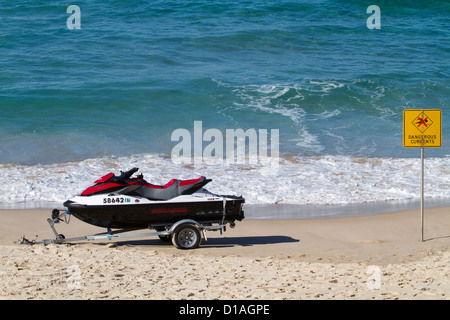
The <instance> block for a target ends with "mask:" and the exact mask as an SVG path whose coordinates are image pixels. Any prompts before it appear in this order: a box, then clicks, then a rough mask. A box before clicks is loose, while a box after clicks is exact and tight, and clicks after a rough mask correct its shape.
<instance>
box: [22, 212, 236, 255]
mask: <svg viewBox="0 0 450 320" xmlns="http://www.w3.org/2000/svg"><path fill="white" fill-rule="evenodd" d="M70 217H71V214H70V211H69V210H59V209H53V210H52V214H51V218H48V219H47V222H48V224H49V226H50V228H51V229H52V231H53V233H54V235H55V238H54V239H44V240H41V241H36V239H34V240H28V239H27V238H25V235H24V236H22V237H21V238H20V240H19V244H29V245H33V244H45V245H47V244H52V243H55V244H63V243H71V242H76V241H84V240H104V239H109V240H111V239H119V238H139V237H153V236H158V237H159V238H160V239H161V240H162V241H164V242H172V244H173V245H174V246H175V247H176V248H178V249H194V248H197V247H198V246H199V245H200V243H201V241H202V239H205V241H206V240H208V239H207V237H206V231H220V234H222V232H223V231H226V225H227V224H229V225H230V227H231V228H234V227H235V223H234V222H233V221H230V220H226V219H225V216H224V218H223V219H221V220H210V221H201V222H199V221H195V220H193V219H183V220H179V221H177V222H167V223H164V222H162V223H155V224H149V226H148V228H149V229H150V230H152V229H153V230H155V231H154V232H143V233H127V232H131V231H136V230H142V229H118V230H111V229H109V228H108V229H107V231H106V232H103V233H96V234H90V235H85V236H80V237H73V238H66V237H65V236H64V235H63V234H60V233H58V232H57V231H56V228H55V224H57V223H60V222H62V221H64V222H65V223H66V224H68V223H69V222H70ZM36 238H37V236H36Z"/></svg>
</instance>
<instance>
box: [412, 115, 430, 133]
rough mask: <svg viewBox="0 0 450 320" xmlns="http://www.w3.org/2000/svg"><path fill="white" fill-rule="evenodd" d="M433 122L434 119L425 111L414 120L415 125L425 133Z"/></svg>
mask: <svg viewBox="0 0 450 320" xmlns="http://www.w3.org/2000/svg"><path fill="white" fill-rule="evenodd" d="M432 124H433V121H432V120H431V119H430V117H428V116H427V115H426V114H425V112H421V113H419V115H418V116H417V117H416V118H415V119H414V120H413V125H414V126H415V127H416V128H417V129H419V131H420V132H422V133H424V132H425V131H426V130H427V129H428V128H429V127H430V126H431V125H432Z"/></svg>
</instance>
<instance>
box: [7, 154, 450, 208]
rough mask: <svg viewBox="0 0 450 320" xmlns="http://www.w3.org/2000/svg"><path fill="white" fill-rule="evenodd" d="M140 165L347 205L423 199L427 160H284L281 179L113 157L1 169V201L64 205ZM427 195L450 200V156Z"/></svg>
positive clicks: (246, 169)
mask: <svg viewBox="0 0 450 320" xmlns="http://www.w3.org/2000/svg"><path fill="white" fill-rule="evenodd" d="M132 167H139V168H140V172H142V173H143V174H144V177H145V179H146V180H147V181H148V182H151V183H154V184H165V183H166V182H168V181H169V180H170V179H172V178H178V179H191V178H196V177H198V176H201V175H203V176H206V177H207V178H210V179H213V181H212V182H211V183H209V184H208V185H207V189H208V190H210V191H211V192H215V193H219V194H238V195H243V196H244V197H245V199H246V203H248V204H274V203H281V204H302V205H304V204H319V205H320V204H346V203H363V202H370V201H383V200H405V199H418V198H419V197H420V177H421V175H420V159H417V158H397V159H396V158H357V157H347V156H322V157H300V156H294V157H284V158H281V159H280V166H279V169H278V171H277V173H276V175H270V174H267V172H266V171H267V170H268V168H267V166H265V165H263V164H256V165H249V164H239V165H238V164H232V165H207V164H198V165H197V164H196V165H194V164H192V165H191V164H188V165H175V164H173V163H172V161H171V159H170V158H169V157H167V156H164V155H158V154H145V155H135V156H129V157H107V158H98V159H88V160H84V161H80V162H66V163H59V164H50V165H17V164H2V165H0V181H1V183H0V186H1V187H0V188H1V191H0V203H1V204H2V205H5V204H23V203H25V204H32V203H34V202H61V203H62V202H63V201H65V200H67V199H69V198H71V197H72V196H74V195H76V194H79V193H81V191H83V190H84V189H85V188H86V187H88V186H90V185H92V184H93V182H94V180H96V179H97V178H99V177H101V176H103V175H105V174H107V173H109V172H114V173H115V174H120V170H128V169H130V168H132ZM425 196H426V197H428V198H448V197H450V157H443V158H427V159H426V160H425Z"/></svg>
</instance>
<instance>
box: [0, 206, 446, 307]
mask: <svg viewBox="0 0 450 320" xmlns="http://www.w3.org/2000/svg"><path fill="white" fill-rule="evenodd" d="M449 213H450V208H449V207H443V208H432V209H427V210H426V212H425V237H424V239H425V241H424V242H421V241H420V213H419V210H412V211H403V212H397V213H388V214H377V215H369V216H361V217H351V218H338V219H307V220H250V219H247V220H243V221H242V222H238V223H237V224H236V227H235V228H234V229H231V228H228V229H227V231H226V232H225V233H224V234H223V235H220V233H218V232H208V233H207V236H208V240H207V241H206V242H205V241H204V242H203V243H202V245H201V247H200V248H198V249H195V250H188V251H184V250H178V249H176V248H175V247H174V246H172V244H167V243H163V242H162V241H160V240H159V239H158V238H157V237H154V238H150V239H146V238H144V239H142V238H139V239H129V240H127V239H125V240H122V241H117V242H115V241H108V240H105V241H95V242H88V241H84V242H79V243H77V244H70V245H69V244H63V245H55V244H50V245H46V246H45V245H33V246H30V245H19V244H18V242H17V241H18V239H19V238H20V237H21V236H22V235H26V236H27V238H29V239H33V238H34V237H35V235H39V238H38V240H42V239H47V238H52V237H53V236H52V232H51V230H50V228H49V226H48V224H47V222H46V219H47V217H49V215H50V210H1V211H0V228H1V231H0V256H1V261H2V263H1V266H0V283H1V285H0V298H1V299H94V300H99V299H164V300H172V299H173V300H180V299H188V300H211V299H220V300H222V299H244V300H256V299H268V300H284V299H286V300H300V299H377V300H378V299H433V300H435V299H439V300H442V299H444V300H448V299H449V298H450V264H449V262H450V251H449V248H450V214H449ZM57 229H58V232H60V233H63V234H65V236H66V237H73V236H80V235H86V234H91V233H98V232H103V231H104V230H103V229H100V228H96V227H93V226H90V225H87V224H85V223H82V222H80V221H79V220H77V219H76V218H72V220H71V221H70V223H69V224H65V223H60V224H59V225H57Z"/></svg>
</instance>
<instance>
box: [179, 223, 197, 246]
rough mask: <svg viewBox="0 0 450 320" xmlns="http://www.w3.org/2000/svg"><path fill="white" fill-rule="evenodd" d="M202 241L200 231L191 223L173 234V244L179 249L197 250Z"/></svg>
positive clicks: (180, 226) (180, 227)
mask: <svg viewBox="0 0 450 320" xmlns="http://www.w3.org/2000/svg"><path fill="white" fill-rule="evenodd" d="M201 241H202V236H201V234H200V231H199V230H198V228H197V227H196V226H194V225H192V224H189V223H183V224H181V225H179V226H178V227H176V228H175V230H174V231H173V234H172V243H173V245H174V246H175V247H177V248H178V249H184V250H186V249H195V248H197V247H198V246H199V245H200V242H201Z"/></svg>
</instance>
